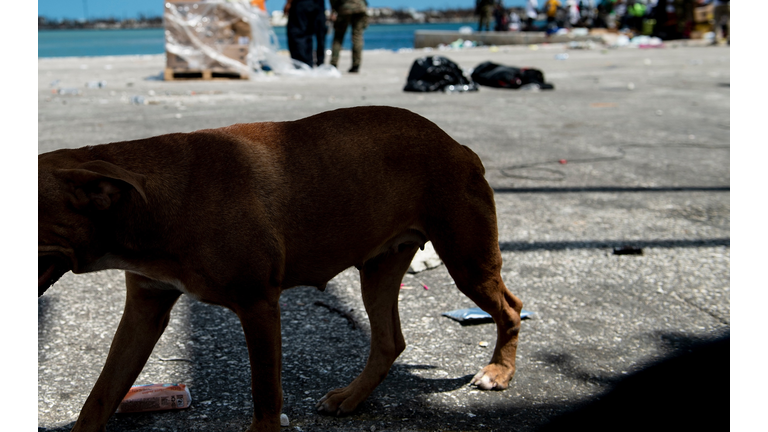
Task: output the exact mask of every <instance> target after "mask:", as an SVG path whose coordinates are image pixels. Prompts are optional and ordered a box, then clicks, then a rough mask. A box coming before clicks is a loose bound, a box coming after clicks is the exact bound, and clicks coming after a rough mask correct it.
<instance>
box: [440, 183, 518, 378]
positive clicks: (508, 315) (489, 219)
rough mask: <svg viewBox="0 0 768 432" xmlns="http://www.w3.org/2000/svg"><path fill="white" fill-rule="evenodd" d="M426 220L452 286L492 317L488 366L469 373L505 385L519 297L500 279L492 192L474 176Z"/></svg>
mask: <svg viewBox="0 0 768 432" xmlns="http://www.w3.org/2000/svg"><path fill="white" fill-rule="evenodd" d="M475 180H476V181H475V182H468V183H467V185H468V187H469V188H471V190H469V191H467V192H466V193H463V194H457V196H456V197H455V199H454V200H453V201H451V203H450V205H445V206H442V208H440V209H439V210H438V211H437V212H435V213H433V217H432V218H430V219H431V220H430V221H429V222H428V225H427V234H428V236H429V239H430V240H432V243H433V245H434V247H435V251H436V252H437V254H438V255H439V256H440V258H441V259H442V260H443V262H444V263H445V266H446V268H447V269H448V272H449V273H450V274H451V277H453V280H454V281H455V282H456V286H457V287H458V288H459V290H461V292H462V293H464V294H465V295H466V296H467V297H469V298H470V299H471V300H472V301H474V302H475V304H477V305H478V306H479V307H480V308H481V309H482V310H484V311H486V312H487V313H489V314H490V315H491V317H493V320H494V322H495V323H496V333H497V334H496V348H495V349H494V351H493V356H492V357H491V361H490V363H489V364H488V366H486V367H484V368H483V369H482V370H481V371H480V372H479V373H478V374H477V375H475V377H474V378H473V379H472V384H474V385H477V386H478V387H480V388H481V389H484V390H489V389H497V390H502V389H505V388H507V386H508V385H509V381H510V380H511V379H512V376H513V375H514V374H515V354H516V351H517V341H518V333H519V332H520V311H521V310H522V307H523V303H522V302H521V301H520V299H518V298H517V297H515V296H514V295H513V294H512V293H511V292H510V291H509V290H508V289H507V287H506V286H505V285H504V282H503V281H502V279H501V265H502V263H501V251H500V250H499V242H498V231H497V225H496V209H495V205H494V201H493V192H492V190H491V189H490V187H489V186H488V184H487V183H486V182H485V180H484V179H483V178H482V177H480V178H478V179H475Z"/></svg>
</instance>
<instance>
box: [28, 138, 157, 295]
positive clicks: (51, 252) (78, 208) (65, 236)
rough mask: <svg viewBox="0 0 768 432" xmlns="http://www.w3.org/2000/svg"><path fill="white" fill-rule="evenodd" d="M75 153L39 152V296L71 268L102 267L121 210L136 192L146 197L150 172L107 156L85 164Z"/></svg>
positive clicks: (77, 271) (72, 269) (79, 270)
mask: <svg viewBox="0 0 768 432" xmlns="http://www.w3.org/2000/svg"><path fill="white" fill-rule="evenodd" d="M69 152H72V151H68V150H63V151H57V152H51V153H45V154H42V155H39V156H38V166H37V225H38V228H37V229H38V231H37V265H38V272H37V294H38V297H39V296H41V295H43V293H44V292H45V291H46V290H47V289H48V288H50V286H51V285H53V284H54V283H55V282H56V281H57V280H59V278H60V277H61V276H63V275H64V274H65V273H66V272H68V271H70V270H71V271H73V272H75V273H83V272H87V271H92V270H96V269H95V268H93V265H94V263H96V262H97V261H98V259H99V258H101V257H103V256H104V254H105V253H106V252H107V251H108V249H107V248H108V246H109V242H110V241H111V238H110V233H111V232H114V230H115V227H114V223H115V222H116V219H117V217H118V214H119V212H120V208H121V207H124V204H126V203H127V202H128V201H130V199H131V195H132V193H133V191H136V192H137V193H138V195H140V196H141V198H143V199H144V200H145V201H146V195H145V192H144V182H145V179H144V176H142V175H140V174H136V173H133V172H130V171H128V170H125V169H123V168H120V167H118V166H116V165H114V164H112V163H109V162H106V161H102V160H93V161H85V162H83V161H82V160H78V159H80V158H75V157H73V156H74V154H71V153H69Z"/></svg>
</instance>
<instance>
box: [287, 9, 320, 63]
mask: <svg viewBox="0 0 768 432" xmlns="http://www.w3.org/2000/svg"><path fill="white" fill-rule="evenodd" d="M283 13H284V14H285V15H287V16H288V24H287V26H286V28H285V32H286V34H287V36H288V51H290V53H291V58H292V59H295V60H298V61H300V62H302V63H305V64H307V65H309V66H312V65H316V66H320V65H321V64H323V63H325V35H326V34H328V28H327V27H326V25H325V0H287V1H286V2H285V8H284V9H283ZM313 39H315V41H316V43H315V45H316V48H315V56H314V61H313V58H312V45H313V44H312V41H313Z"/></svg>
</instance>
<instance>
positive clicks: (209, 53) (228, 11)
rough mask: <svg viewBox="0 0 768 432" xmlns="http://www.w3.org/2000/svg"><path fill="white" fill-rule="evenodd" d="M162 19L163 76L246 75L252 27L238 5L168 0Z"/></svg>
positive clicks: (192, 0)
mask: <svg viewBox="0 0 768 432" xmlns="http://www.w3.org/2000/svg"><path fill="white" fill-rule="evenodd" d="M164 22H165V48H166V68H167V69H166V74H165V76H166V79H169V78H170V79H173V76H174V74H176V73H181V74H183V73H185V72H201V73H202V74H203V77H204V78H210V77H211V74H212V73H219V74H233V75H235V76H238V77H239V78H248V72H249V69H248V61H247V57H248V50H249V46H250V43H251V27H250V25H249V24H248V22H247V21H246V20H245V19H244V17H243V16H241V15H240V14H239V12H238V9H237V7H234V6H233V5H232V4H231V3H226V2H205V1H195V0H191V1H190V0H186V1H178V0H169V1H167V2H166V3H165V13H164ZM168 69H170V71H169V70H168Z"/></svg>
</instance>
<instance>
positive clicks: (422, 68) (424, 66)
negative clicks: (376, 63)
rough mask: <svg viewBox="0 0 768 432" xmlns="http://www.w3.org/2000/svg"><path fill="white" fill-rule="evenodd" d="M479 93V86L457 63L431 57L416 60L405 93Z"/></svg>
mask: <svg viewBox="0 0 768 432" xmlns="http://www.w3.org/2000/svg"><path fill="white" fill-rule="evenodd" d="M439 90H442V91H458V92H465V91H477V84H475V83H473V82H472V80H470V79H469V78H467V77H466V75H464V72H463V71H462V70H461V68H460V67H459V66H457V65H456V63H454V62H452V61H450V60H448V59H447V58H445V57H440V56H431V57H422V58H419V59H416V61H414V62H413V66H411V71H410V73H408V81H407V82H406V84H405V88H403V91H407V92H434V91H439Z"/></svg>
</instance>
